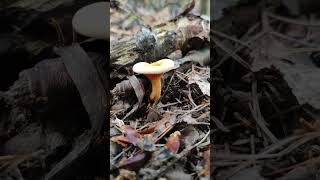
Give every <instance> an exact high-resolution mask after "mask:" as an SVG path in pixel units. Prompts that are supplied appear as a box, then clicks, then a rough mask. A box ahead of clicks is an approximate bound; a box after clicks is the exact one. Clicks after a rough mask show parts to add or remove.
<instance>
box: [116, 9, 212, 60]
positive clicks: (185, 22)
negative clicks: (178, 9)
mask: <svg viewBox="0 0 320 180" xmlns="http://www.w3.org/2000/svg"><path fill="white" fill-rule="evenodd" d="M209 30H210V24H209V21H207V20H204V19H202V18H201V17H198V16H194V15H188V16H187V17H183V18H180V19H177V20H176V21H170V22H168V23H166V24H163V25H159V26H156V27H154V28H153V30H152V31H151V30H150V29H148V28H142V29H141V31H140V32H138V33H137V34H136V35H135V36H134V37H130V38H124V39H122V40H120V41H117V42H112V43H111V49H110V62H111V64H113V65H122V66H124V65H128V64H131V63H135V62H138V61H146V62H152V61H155V60H158V59H161V58H164V57H166V56H167V55H169V54H170V53H171V52H173V51H175V50H178V49H183V48H185V46H186V45H187V44H188V42H189V41H190V40H191V39H193V38H200V39H206V40H209Z"/></svg>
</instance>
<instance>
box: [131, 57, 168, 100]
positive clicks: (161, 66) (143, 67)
mask: <svg viewBox="0 0 320 180" xmlns="http://www.w3.org/2000/svg"><path fill="white" fill-rule="evenodd" d="M173 67H174V62H173V61H172V60H171V59H162V60H159V61H156V62H154V63H151V64H149V63H146V62H139V63H137V64H135V65H134V66H133V68H132V70H133V71H134V72H136V73H139V74H144V75H145V76H146V77H147V78H148V79H149V80H150V82H151V85H152V92H151V94H150V100H151V101H152V102H155V101H156V100H158V99H159V98H160V96H161V76H162V74H164V73H166V72H168V71H170V70H172V69H173Z"/></svg>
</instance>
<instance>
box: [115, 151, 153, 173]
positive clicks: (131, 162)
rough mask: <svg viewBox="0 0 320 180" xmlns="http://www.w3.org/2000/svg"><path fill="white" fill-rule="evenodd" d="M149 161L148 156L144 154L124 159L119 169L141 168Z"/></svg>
mask: <svg viewBox="0 0 320 180" xmlns="http://www.w3.org/2000/svg"><path fill="white" fill-rule="evenodd" d="M147 160H148V156H147V154H146V153H144V152H142V153H139V154H136V155H134V156H132V157H129V158H123V159H122V160H121V161H120V163H119V168H129V169H130V168H139V167H140V166H141V165H142V164H144V163H145V162H146V161H147Z"/></svg>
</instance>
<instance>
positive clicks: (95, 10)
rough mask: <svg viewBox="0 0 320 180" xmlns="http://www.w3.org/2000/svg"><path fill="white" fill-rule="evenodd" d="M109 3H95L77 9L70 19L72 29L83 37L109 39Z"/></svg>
mask: <svg viewBox="0 0 320 180" xmlns="http://www.w3.org/2000/svg"><path fill="white" fill-rule="evenodd" d="M109 9H110V4H109V2H96V3H93V4H89V5H87V6H84V7H82V8H81V9H79V10H78V11H77V12H76V13H75V15H74V16H73V18H72V27H73V29H74V30H75V31H76V32H77V33H79V34H82V35H84V36H87V37H93V38H97V39H108V38H109V32H108V31H109V26H108V21H109V14H108V10H109Z"/></svg>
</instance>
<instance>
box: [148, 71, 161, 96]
mask: <svg viewBox="0 0 320 180" xmlns="http://www.w3.org/2000/svg"><path fill="white" fill-rule="evenodd" d="M161 75H162V74H145V76H146V77H147V78H148V79H149V80H150V82H151V86H152V91H151V94H150V100H151V101H152V102H155V101H156V100H158V99H159V98H160V96H161Z"/></svg>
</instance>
